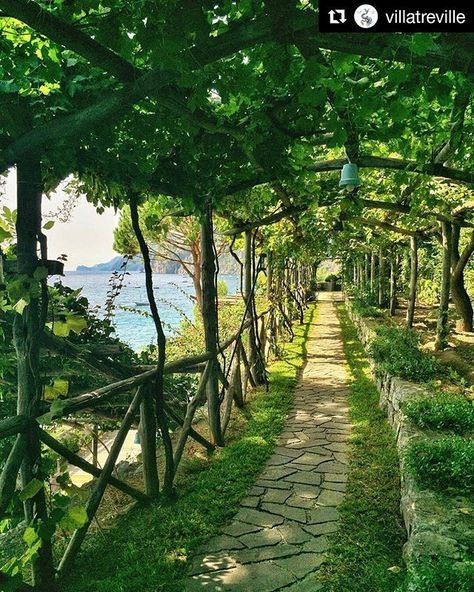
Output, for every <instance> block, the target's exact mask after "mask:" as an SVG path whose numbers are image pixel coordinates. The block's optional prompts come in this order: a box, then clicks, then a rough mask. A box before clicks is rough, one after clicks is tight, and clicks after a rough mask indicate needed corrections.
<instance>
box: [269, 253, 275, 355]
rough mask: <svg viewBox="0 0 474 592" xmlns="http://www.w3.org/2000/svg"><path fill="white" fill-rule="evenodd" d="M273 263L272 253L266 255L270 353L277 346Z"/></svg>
mask: <svg viewBox="0 0 474 592" xmlns="http://www.w3.org/2000/svg"><path fill="white" fill-rule="evenodd" d="M274 279H275V278H274V263H273V253H272V252H271V251H268V253H267V298H268V303H269V306H270V314H269V319H268V340H269V343H270V348H271V351H275V349H276V344H277V325H276V314H275V313H276V303H275V282H274Z"/></svg>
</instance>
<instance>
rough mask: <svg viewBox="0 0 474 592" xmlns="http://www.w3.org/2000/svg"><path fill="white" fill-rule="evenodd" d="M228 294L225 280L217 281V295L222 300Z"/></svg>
mask: <svg viewBox="0 0 474 592" xmlns="http://www.w3.org/2000/svg"><path fill="white" fill-rule="evenodd" d="M228 293H229V286H228V285H227V282H226V281H225V280H217V295H218V296H219V298H224V297H225V296H227V294H228Z"/></svg>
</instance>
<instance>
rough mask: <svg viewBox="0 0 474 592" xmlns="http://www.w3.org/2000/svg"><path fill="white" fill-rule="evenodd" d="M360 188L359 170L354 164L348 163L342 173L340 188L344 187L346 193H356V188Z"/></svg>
mask: <svg viewBox="0 0 474 592" xmlns="http://www.w3.org/2000/svg"><path fill="white" fill-rule="evenodd" d="M359 186H360V178H359V169H358V167H357V165H356V164H355V163H353V162H347V163H346V164H345V165H344V166H343V167H342V171H341V180H340V181H339V187H344V188H345V190H346V191H348V192H351V191H354V189H355V188H356V187H359Z"/></svg>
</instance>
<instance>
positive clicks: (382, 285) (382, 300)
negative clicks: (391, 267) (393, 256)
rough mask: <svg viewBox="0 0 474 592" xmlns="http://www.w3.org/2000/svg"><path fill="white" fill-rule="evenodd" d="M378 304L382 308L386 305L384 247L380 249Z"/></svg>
mask: <svg viewBox="0 0 474 592" xmlns="http://www.w3.org/2000/svg"><path fill="white" fill-rule="evenodd" d="M378 305H379V307H380V308H382V307H384V306H385V257H384V252H383V249H382V247H381V248H380V251H379V297H378Z"/></svg>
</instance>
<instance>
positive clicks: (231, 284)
mask: <svg viewBox="0 0 474 592" xmlns="http://www.w3.org/2000/svg"><path fill="white" fill-rule="evenodd" d="M110 277H111V272H93V273H85V272H75V271H66V272H65V275H64V277H61V278H59V281H61V282H62V283H63V284H64V285H65V286H69V287H70V288H73V289H77V288H81V295H82V296H85V297H86V298H87V299H88V300H89V305H90V307H91V309H95V310H96V311H97V314H98V315H99V316H101V317H104V316H105V315H106V312H105V309H104V304H105V302H106V300H107V293H108V292H109V290H110V284H109V280H110ZM219 280H224V281H225V283H226V284H227V289H228V294H229V295H231V294H236V293H237V292H238V291H239V290H240V278H239V277H238V276H233V275H221V274H219ZM53 281H54V282H56V281H58V277H54V278H53ZM153 282H154V286H155V296H156V299H157V303H158V307H159V311H160V315H161V318H162V321H163V325H164V329H165V332H166V334H167V335H172V334H173V332H175V331H176V329H177V327H178V325H179V324H180V322H181V320H182V319H184V318H189V319H191V320H194V308H195V304H194V302H193V300H192V298H191V296H192V295H193V294H194V287H193V283H192V280H191V278H189V277H187V276H185V275H179V274H162V273H160V274H158V273H157V274H154V276H153ZM149 311H150V309H149V306H148V301H147V296H146V288H145V274H144V273H140V272H130V273H128V274H127V275H126V276H125V278H124V285H123V287H122V289H121V291H120V293H119V295H118V296H117V298H116V299H115V313H114V316H113V326H114V328H115V332H116V334H117V337H119V338H120V339H121V340H122V341H124V342H125V343H127V344H128V345H130V347H132V348H133V349H134V350H135V351H140V350H141V349H143V348H144V347H146V346H147V345H149V344H151V343H156V332H155V327H154V324H153V320H152V319H151V318H150V317H149V316H147V314H146V313H149Z"/></svg>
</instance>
